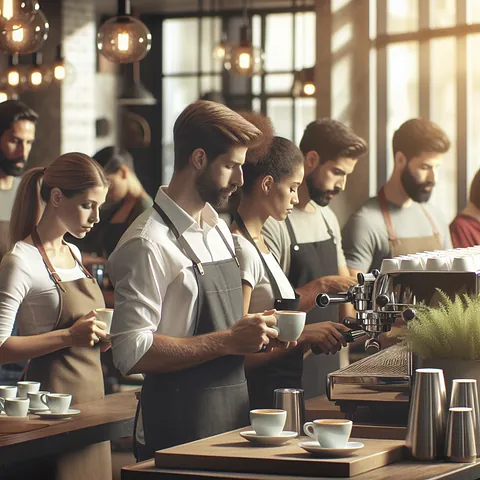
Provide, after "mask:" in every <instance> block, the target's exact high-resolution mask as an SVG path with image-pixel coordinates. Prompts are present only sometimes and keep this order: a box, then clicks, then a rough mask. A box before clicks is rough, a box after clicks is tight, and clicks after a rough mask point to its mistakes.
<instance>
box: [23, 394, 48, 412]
mask: <svg viewBox="0 0 480 480" xmlns="http://www.w3.org/2000/svg"><path fill="white" fill-rule="evenodd" d="M48 393H50V392H46V391H43V390H40V391H38V392H28V393H27V397H28V398H29V399H30V408H45V405H44V403H43V402H42V395H47V394H48Z"/></svg>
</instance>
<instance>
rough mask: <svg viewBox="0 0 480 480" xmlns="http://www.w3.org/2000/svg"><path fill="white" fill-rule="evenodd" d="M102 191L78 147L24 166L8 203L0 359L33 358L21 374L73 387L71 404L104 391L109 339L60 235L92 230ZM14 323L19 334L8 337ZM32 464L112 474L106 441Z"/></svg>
mask: <svg viewBox="0 0 480 480" xmlns="http://www.w3.org/2000/svg"><path fill="white" fill-rule="evenodd" d="M107 190H108V182H107V180H106V178H105V174H104V173H103V170H102V168H101V167H100V165H98V163H97V162H95V161H94V160H93V159H92V158H90V157H88V156H87V155H84V154H81V153H68V154H65V155H62V156H60V157H59V158H57V159H56V160H55V161H54V162H53V163H52V164H51V165H50V166H49V167H47V168H32V169H31V170H29V171H28V172H26V173H25V174H24V176H23V179H22V181H21V183H20V185H19V188H18V191H17V195H16V199H15V203H14V206H13V212H12V221H11V225H10V244H11V250H10V251H9V252H8V253H7V255H5V257H4V258H3V260H2V263H1V266H0V363H10V362H17V361H21V360H26V359H30V362H29V365H28V368H27V372H26V379H28V380H32V381H38V382H41V389H42V390H46V391H50V392H56V393H70V394H72V404H79V403H85V402H90V401H94V400H98V399H101V398H103V396H104V387H103V375H102V369H101V364H100V351H101V350H105V349H106V348H107V347H106V345H107V344H106V343H104V344H102V347H101V348H98V346H96V345H95V344H96V343H98V342H99V340H100V339H101V338H104V337H105V336H106V333H105V332H104V328H105V324H104V323H102V322H100V321H97V320H96V317H95V309H98V308H101V307H104V306H105V303H104V300H103V296H102V292H101V290H100V288H99V286H98V285H97V283H96V280H95V279H94V278H92V276H91V275H90V274H89V273H88V271H87V270H86V269H85V267H84V266H83V265H82V263H81V256H80V251H79V250H78V248H77V247H75V246H74V245H72V244H69V243H66V242H65V241H64V239H63V237H64V235H65V234H66V233H67V232H68V233H70V234H71V235H73V236H74V237H77V238H82V237H84V236H85V235H86V234H87V233H88V232H89V231H90V229H91V228H92V227H93V225H94V224H95V223H97V222H98V218H99V208H100V206H101V205H102V204H103V203H104V201H105V197H106V194H107ZM15 322H16V323H17V325H18V330H19V336H11V332H12V328H13V325H14V323H15ZM36 465H37V467H36V469H35V471H36V472H37V473H38V471H39V469H40V470H41V471H42V475H43V476H42V478H51V479H69V480H74V479H85V478H88V479H89V480H93V479H99V480H100V479H102V480H103V479H107V478H111V461H110V445H109V443H108V442H103V443H97V444H95V445H91V446H88V447H85V448H82V449H80V450H77V451H75V452H72V453H70V452H69V453H68V454H65V455H58V456H56V457H55V458H54V459H49V461H45V462H43V461H42V462H41V463H40V464H36ZM38 465H40V466H38ZM42 469H43V470H42ZM38 478H39V477H38Z"/></svg>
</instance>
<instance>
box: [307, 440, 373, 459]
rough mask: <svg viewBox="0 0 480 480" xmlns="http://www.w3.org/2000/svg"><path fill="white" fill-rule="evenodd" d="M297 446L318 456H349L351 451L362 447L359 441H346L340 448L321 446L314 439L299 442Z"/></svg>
mask: <svg viewBox="0 0 480 480" xmlns="http://www.w3.org/2000/svg"><path fill="white" fill-rule="evenodd" d="M298 446H299V447H301V448H303V449H304V450H306V451H307V452H309V453H313V454H314V455H317V456H318V457H349V456H350V455H351V454H352V453H353V452H355V451H357V450H359V449H360V448H363V447H364V445H363V443H361V442H347V444H346V445H345V446H344V447H341V448H323V447H321V446H320V445H319V443H318V442H315V441H311V442H300V443H299V444H298Z"/></svg>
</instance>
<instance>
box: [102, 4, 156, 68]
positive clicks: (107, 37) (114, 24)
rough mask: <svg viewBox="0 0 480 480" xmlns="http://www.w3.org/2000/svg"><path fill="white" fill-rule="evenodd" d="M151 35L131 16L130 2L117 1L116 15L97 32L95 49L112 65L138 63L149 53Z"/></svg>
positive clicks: (141, 23)
mask: <svg viewBox="0 0 480 480" xmlns="http://www.w3.org/2000/svg"><path fill="white" fill-rule="evenodd" d="M151 47H152V35H151V33H150V30H149V29H148V28H147V27H146V25H145V24H144V23H143V22H141V21H140V20H138V19H136V18H135V17H133V16H132V15H131V4H130V0H119V1H118V15H117V16H116V17H113V18H111V19H110V20H107V21H106V22H105V23H104V24H103V25H102V26H101V27H100V30H99V31H98V35H97V48H98V50H99V51H100V53H101V54H102V55H104V56H105V57H106V58H107V59H108V60H110V61H111V62H114V63H132V62H138V61H139V60H141V59H142V58H144V57H145V55H146V54H147V53H148V52H149V51H150V48H151Z"/></svg>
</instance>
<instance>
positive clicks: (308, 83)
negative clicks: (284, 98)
mask: <svg viewBox="0 0 480 480" xmlns="http://www.w3.org/2000/svg"><path fill="white" fill-rule="evenodd" d="M316 90H317V89H316V87H315V67H309V68H303V69H302V70H300V71H299V72H296V73H295V81H294V82H293V87H292V95H293V96H294V97H312V96H313V95H315V92H316Z"/></svg>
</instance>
